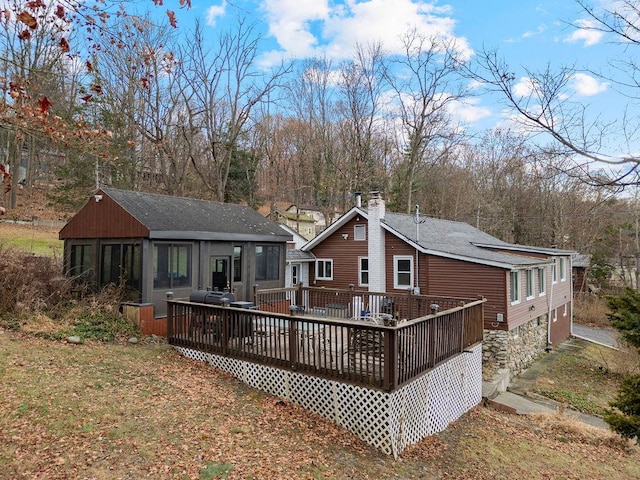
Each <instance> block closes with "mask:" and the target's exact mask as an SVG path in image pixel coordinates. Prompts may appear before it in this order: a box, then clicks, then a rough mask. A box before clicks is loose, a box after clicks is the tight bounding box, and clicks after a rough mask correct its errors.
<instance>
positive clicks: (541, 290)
mask: <svg viewBox="0 0 640 480" xmlns="http://www.w3.org/2000/svg"><path fill="white" fill-rule="evenodd" d="M545 273H546V272H545V268H544V267H541V268H538V295H544V294H545V291H546V289H547V285H546V280H547V279H546V277H545Z"/></svg>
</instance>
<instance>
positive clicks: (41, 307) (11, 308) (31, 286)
mask: <svg viewBox="0 0 640 480" xmlns="http://www.w3.org/2000/svg"><path fill="white" fill-rule="evenodd" d="M61 272H62V268H61V266H60V262H59V261H58V260H56V259H52V258H49V257H39V256H35V255H32V254H29V253H25V252H22V251H20V250H18V249H15V248H12V247H8V246H7V245H5V244H0V292H2V295H0V317H3V318H4V317H5V316H8V317H15V316H23V315H30V314H34V313H36V312H41V311H45V310H51V309H53V308H55V307H58V306H59V305H60V304H61V303H63V302H64V301H65V300H68V299H69V298H70V292H71V286H70V284H69V281H68V280H66V279H65V278H64V277H63V276H62V275H61Z"/></svg>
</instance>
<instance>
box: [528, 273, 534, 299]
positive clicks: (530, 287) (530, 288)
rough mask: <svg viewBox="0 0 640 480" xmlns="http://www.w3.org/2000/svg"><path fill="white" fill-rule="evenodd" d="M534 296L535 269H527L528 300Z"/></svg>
mask: <svg viewBox="0 0 640 480" xmlns="http://www.w3.org/2000/svg"><path fill="white" fill-rule="evenodd" d="M532 298H533V270H527V300H530V299H532Z"/></svg>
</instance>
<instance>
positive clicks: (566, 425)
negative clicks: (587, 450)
mask: <svg viewBox="0 0 640 480" xmlns="http://www.w3.org/2000/svg"><path fill="white" fill-rule="evenodd" d="M534 415H535V417H536V425H537V427H538V428H540V430H541V431H542V432H544V433H545V434H546V435H552V436H555V437H556V438H557V439H559V440H561V441H568V442H576V443H583V444H588V445H596V446H599V445H602V446H607V447H610V448H614V449H616V450H622V451H630V450H635V449H637V448H638V447H636V446H634V445H633V443H632V442H631V441H630V440H629V439H626V438H624V437H621V436H620V435H617V434H616V433H614V432H612V431H611V430H609V429H605V428H599V427H594V426H592V425H589V424H587V423H584V422H582V421H581V420H579V419H577V418H575V417H572V416H571V415H569V414H564V413H556V414H549V413H539V414H534Z"/></svg>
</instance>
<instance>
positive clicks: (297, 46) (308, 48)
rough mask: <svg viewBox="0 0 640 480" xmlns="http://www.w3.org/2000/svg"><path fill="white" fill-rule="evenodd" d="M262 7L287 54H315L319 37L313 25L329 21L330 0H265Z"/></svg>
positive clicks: (271, 28)
mask: <svg viewBox="0 0 640 480" xmlns="http://www.w3.org/2000/svg"><path fill="white" fill-rule="evenodd" d="M263 9H265V10H266V13H267V21H268V23H269V34H270V35H272V36H273V37H274V38H275V39H276V41H277V42H278V44H279V45H280V48H281V49H282V50H284V54H285V55H286V56H293V57H297V58H300V57H304V56H313V55H314V53H313V52H314V49H315V48H316V46H317V43H318V39H317V38H316V33H315V32H313V31H312V30H313V29H312V25H311V24H312V23H313V22H317V21H323V20H326V18H327V17H328V15H329V5H328V0H266V1H265V2H264V4H263Z"/></svg>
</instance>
